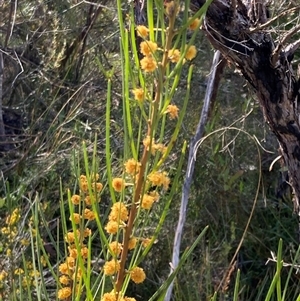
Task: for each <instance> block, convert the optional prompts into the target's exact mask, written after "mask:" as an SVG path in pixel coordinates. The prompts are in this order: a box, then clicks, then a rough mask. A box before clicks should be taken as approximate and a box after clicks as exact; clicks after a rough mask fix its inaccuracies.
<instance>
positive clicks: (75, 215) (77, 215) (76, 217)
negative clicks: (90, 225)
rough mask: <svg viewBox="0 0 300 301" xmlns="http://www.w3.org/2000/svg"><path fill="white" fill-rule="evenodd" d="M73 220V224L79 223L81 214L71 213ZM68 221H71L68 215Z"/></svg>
mask: <svg viewBox="0 0 300 301" xmlns="http://www.w3.org/2000/svg"><path fill="white" fill-rule="evenodd" d="M73 220H74V223H75V224H79V223H80V221H81V215H80V214H78V213H73ZM70 221H72V217H71V216H70Z"/></svg>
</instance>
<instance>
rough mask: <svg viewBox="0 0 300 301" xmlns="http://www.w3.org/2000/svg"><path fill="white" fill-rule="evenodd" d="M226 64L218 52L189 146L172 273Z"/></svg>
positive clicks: (169, 292) (166, 298) (169, 295)
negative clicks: (201, 145)
mask: <svg viewBox="0 0 300 301" xmlns="http://www.w3.org/2000/svg"><path fill="white" fill-rule="evenodd" d="M225 63H226V61H225V60H224V59H222V55H221V53H220V52H219V51H216V52H215V55H214V59H213V63H212V66H211V73H210V76H209V79H208V84H207V89H206V94H205V98H204V105H203V108H202V112H201V117H200V120H199V123H198V126H197V129H196V133H195V136H194V137H193V138H192V139H191V142H190V145H189V158H188V163H187V170H186V176H185V180H184V183H183V187H182V196H181V205H180V212H179V220H178V224H177V229H176V232H175V238H174V245H173V256H172V262H171V263H170V266H171V273H172V272H173V271H174V269H176V267H177V266H178V263H179V253H180V245H181V239H182V235H183V227H184V224H185V219H186V210H187V205H188V199H189V193H190V188H191V185H192V179H193V174H194V168H195V158H194V152H195V147H196V145H197V142H198V141H199V140H200V139H201V138H202V136H203V134H204V129H205V125H206V123H207V119H208V114H209V111H210V108H211V104H212V101H214V99H215V97H216V92H217V89H218V86H219V82H220V75H221V74H222V72H223V69H224V67H225ZM173 285H174V283H173V282H172V283H171V284H170V286H169V288H168V291H167V294H166V297H165V299H164V300H165V301H170V300H171V296H172V290H173Z"/></svg>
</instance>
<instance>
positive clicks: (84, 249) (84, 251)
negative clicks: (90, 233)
mask: <svg viewBox="0 0 300 301" xmlns="http://www.w3.org/2000/svg"><path fill="white" fill-rule="evenodd" d="M80 253H81V256H82V258H85V259H86V258H88V256H89V249H88V248H87V247H82V248H81V250H80Z"/></svg>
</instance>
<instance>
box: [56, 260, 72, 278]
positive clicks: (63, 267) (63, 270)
mask: <svg viewBox="0 0 300 301" xmlns="http://www.w3.org/2000/svg"><path fill="white" fill-rule="evenodd" d="M58 270H59V271H60V273H61V274H64V275H69V273H70V269H69V267H68V264H67V263H65V262H64V263H62V264H60V265H59V267H58Z"/></svg>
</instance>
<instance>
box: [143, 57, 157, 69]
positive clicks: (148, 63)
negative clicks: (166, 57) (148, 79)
mask: <svg viewBox="0 0 300 301" xmlns="http://www.w3.org/2000/svg"><path fill="white" fill-rule="evenodd" d="M140 63H141V68H142V69H143V70H144V71H145V72H148V73H151V72H154V71H155V69H156V66H157V63H156V61H155V59H154V58H153V57H152V56H146V57H144V58H143V59H141V61H140Z"/></svg>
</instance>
